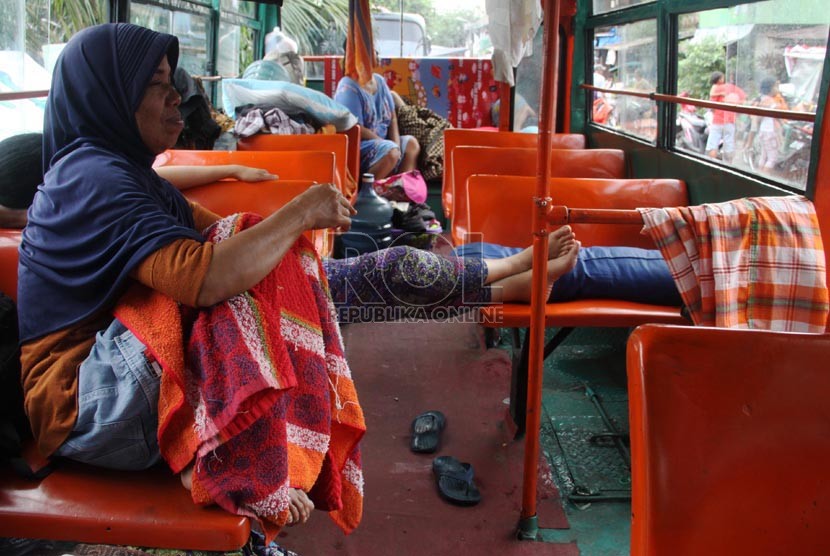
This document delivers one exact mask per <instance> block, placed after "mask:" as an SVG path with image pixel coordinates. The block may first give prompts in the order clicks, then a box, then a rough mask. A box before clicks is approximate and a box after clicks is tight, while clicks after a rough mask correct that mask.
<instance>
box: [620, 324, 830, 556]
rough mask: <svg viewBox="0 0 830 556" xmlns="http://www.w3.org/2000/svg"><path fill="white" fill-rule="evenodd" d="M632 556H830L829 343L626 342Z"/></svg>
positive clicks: (642, 330) (759, 334) (693, 337)
mask: <svg viewBox="0 0 830 556" xmlns="http://www.w3.org/2000/svg"><path fill="white" fill-rule="evenodd" d="M627 352H628V353H627V375H628V397H629V416H630V423H629V426H630V431H631V433H630V436H631V458H632V473H631V475H632V477H631V478H632V489H631V554H632V556H657V555H663V554H671V555H673V556H686V555H699V554H752V555H753V556H767V555H769V556H771V555H773V554H826V553H827V550H828V543H827V531H826V526H827V524H828V523H830V481H828V480H827V466H828V463H830V443H828V441H827V440H828V435H830V405H828V404H827V392H828V391H830V373H828V372H827V358H828V355H830V335H827V334H820V335H819V334H796V333H785V332H769V331H761V330H738V329H726V328H703V327H700V328H698V327H676V326H657V325H645V326H640V327H638V328H637V329H636V330H635V331H634V332H633V333H632V335H631V336H630V337H629V340H628V349H627Z"/></svg>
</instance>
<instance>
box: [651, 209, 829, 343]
mask: <svg viewBox="0 0 830 556" xmlns="http://www.w3.org/2000/svg"><path fill="white" fill-rule="evenodd" d="M639 210H640V213H641V214H642V217H643V222H644V223H645V228H644V230H645V232H647V233H648V234H649V235H650V236H651V238H652V239H653V240H654V242H655V244H656V245H657V247H658V248H659V249H660V251H661V252H662V254H663V257H664V258H665V259H666V262H667V263H668V265H669V268H670V270H671V272H672V277H673V278H674V280H675V283H676V285H677V289H678V290H679V291H680V295H681V296H682V298H683V302H684V303H685V305H686V306H687V307H688V308H689V311H690V313H691V317H692V320H693V321H694V323H695V324H696V325H701V326H720V327H732V328H760V329H765V330H778V331H790V332H816V333H821V332H824V327H825V325H826V322H827V315H828V307H829V306H828V292H827V281H826V269H825V267H826V264H825V258H824V248H823V246H822V241H821V235H820V231H819V225H818V218H817V216H816V213H815V208H814V207H813V204H812V203H811V202H810V201H809V199H807V198H806V197H803V196H800V195H793V196H786V197H755V198H745V199H737V200H734V201H729V202H725V203H715V204H704V205H700V206H694V207H678V208H645V209H639Z"/></svg>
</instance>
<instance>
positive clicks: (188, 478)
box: [179, 465, 193, 490]
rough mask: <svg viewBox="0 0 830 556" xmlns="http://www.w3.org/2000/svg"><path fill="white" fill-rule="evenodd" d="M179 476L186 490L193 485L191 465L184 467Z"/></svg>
mask: <svg viewBox="0 0 830 556" xmlns="http://www.w3.org/2000/svg"><path fill="white" fill-rule="evenodd" d="M179 478H180V479H181V480H182V486H183V487H184V488H186V489H187V490H190V488H191V487H192V486H193V465H188V466H187V467H185V468H184V469H183V470H182V472H181V473H179Z"/></svg>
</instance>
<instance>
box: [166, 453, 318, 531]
mask: <svg viewBox="0 0 830 556" xmlns="http://www.w3.org/2000/svg"><path fill="white" fill-rule="evenodd" d="M179 478H180V479H181V481H182V485H183V486H184V488H186V489H187V490H190V489H191V488H192V486H193V466H192V465H189V466H187V467H186V468H185V469H184V470H183V471H182V472H181V473H180V474H179ZM313 509H314V502H312V501H311V499H310V498H309V497H308V495H307V494H306V493H305V492H304V491H302V490H300V489H297V488H290V489H288V512H289V517H288V525H297V524H301V523H305V522H306V521H308V518H309V517H311V511H312V510H313Z"/></svg>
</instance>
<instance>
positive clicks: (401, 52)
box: [398, 0, 403, 58]
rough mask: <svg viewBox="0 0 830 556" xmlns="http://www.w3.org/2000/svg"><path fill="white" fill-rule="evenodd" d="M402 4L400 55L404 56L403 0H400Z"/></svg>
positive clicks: (399, 31)
mask: <svg viewBox="0 0 830 556" xmlns="http://www.w3.org/2000/svg"><path fill="white" fill-rule="evenodd" d="M400 6H401V25H400V27H398V33H399V34H400V37H401V49H400V57H401V58H403V0H401V2H400Z"/></svg>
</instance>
